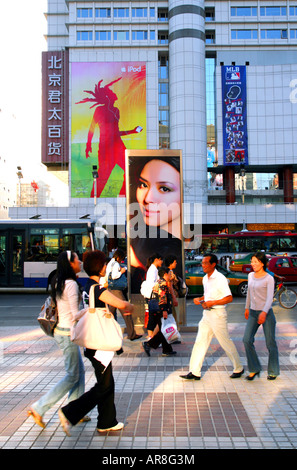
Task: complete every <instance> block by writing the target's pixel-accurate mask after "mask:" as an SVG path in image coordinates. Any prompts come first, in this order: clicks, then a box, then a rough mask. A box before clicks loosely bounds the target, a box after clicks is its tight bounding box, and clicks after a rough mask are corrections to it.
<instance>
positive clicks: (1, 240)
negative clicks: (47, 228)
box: [0, 230, 25, 287]
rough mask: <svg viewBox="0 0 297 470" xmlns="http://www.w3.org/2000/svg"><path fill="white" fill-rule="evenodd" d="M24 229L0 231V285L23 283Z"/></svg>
mask: <svg viewBox="0 0 297 470" xmlns="http://www.w3.org/2000/svg"><path fill="white" fill-rule="evenodd" d="M24 240H25V232H24V231H15V230H5V231H3V232H2V231H1V232H0V286H1V287H13V286H23V285H24V247H25V246H24V245H25V244H24Z"/></svg>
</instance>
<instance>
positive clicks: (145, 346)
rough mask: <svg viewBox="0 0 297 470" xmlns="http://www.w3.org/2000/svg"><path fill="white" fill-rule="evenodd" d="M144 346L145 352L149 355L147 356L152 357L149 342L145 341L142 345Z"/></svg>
mask: <svg viewBox="0 0 297 470" xmlns="http://www.w3.org/2000/svg"><path fill="white" fill-rule="evenodd" d="M142 346H143V349H144V352H145V353H146V354H147V356H149V357H150V355H151V351H150V350H151V348H150V345H149V344H148V342H147V341H144V342H143V343H142Z"/></svg>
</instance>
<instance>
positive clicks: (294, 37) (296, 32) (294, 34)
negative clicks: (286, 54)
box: [290, 29, 297, 39]
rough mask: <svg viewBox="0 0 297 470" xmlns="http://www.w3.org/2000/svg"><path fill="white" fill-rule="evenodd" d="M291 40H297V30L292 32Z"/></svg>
mask: <svg viewBox="0 0 297 470" xmlns="http://www.w3.org/2000/svg"><path fill="white" fill-rule="evenodd" d="M290 38H291V39H297V29H291V30H290Z"/></svg>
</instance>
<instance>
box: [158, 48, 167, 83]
mask: <svg viewBox="0 0 297 470" xmlns="http://www.w3.org/2000/svg"><path fill="white" fill-rule="evenodd" d="M158 78H159V80H160V79H161V80H163V79H168V56H167V55H161V54H160V55H159V61H158Z"/></svg>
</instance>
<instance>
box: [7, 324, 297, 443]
mask: <svg viewBox="0 0 297 470" xmlns="http://www.w3.org/2000/svg"><path fill="white" fill-rule="evenodd" d="M244 328H245V324H244V323H230V324H229V330H230V336H231V338H232V339H233V341H234V343H235V345H236V347H237V349H238V351H239V354H240V356H241V358H242V361H243V364H244V366H245V369H246V373H248V371H247V367H246V357H245V353H244V347H243V343H242V337H243V332H244ZM195 336H196V332H194V331H189V330H187V331H185V332H182V344H177V345H174V349H175V350H176V351H177V355H176V356H175V357H162V356H161V349H157V350H156V351H152V354H151V357H150V358H149V357H147V356H146V355H145V354H144V352H143V350H142V346H141V342H142V339H141V340H138V341H134V342H131V341H129V340H127V339H125V340H124V354H123V355H122V356H116V357H115V358H114V360H113V370H114V377H115V383H116V398H115V400H116V408H117V418H118V420H119V421H123V422H124V423H125V428H124V429H123V430H122V431H118V432H109V433H103V434H101V433H100V434H98V432H97V431H96V422H97V420H96V417H97V410H96V409H94V410H93V411H92V412H91V413H90V417H91V421H90V422H87V423H81V424H78V425H77V426H75V427H73V428H72V430H71V437H67V436H66V435H65V434H64V432H63V430H62V428H61V426H60V424H59V418H58V414H57V411H58V409H59V407H60V406H61V405H62V404H64V403H66V401H67V399H66V398H65V399H63V400H61V401H60V402H59V403H58V404H57V405H55V406H54V407H53V408H52V409H51V410H49V411H48V412H47V413H46V414H45V416H44V420H45V422H46V428H45V429H41V428H40V427H39V426H37V425H36V424H35V423H34V422H33V420H32V418H30V417H27V414H26V410H27V408H28V407H29V405H30V404H32V403H33V402H34V401H35V400H36V399H37V398H38V397H39V396H41V395H42V394H44V393H45V392H46V391H47V390H48V389H49V388H51V387H52V386H53V384H54V383H55V382H57V381H58V380H59V379H60V378H61V377H62V376H63V374H64V365H63V359H62V355H61V353H60V351H59V349H58V348H57V346H56V344H55V342H54V341H53V340H52V339H51V338H49V337H47V336H45V335H44V334H43V333H42V331H41V329H40V328H39V327H38V326H37V327H29V326H25V327H9V326H5V327H2V328H1V332H0V348H1V349H0V354H1V355H0V380H1V393H0V416H1V419H0V449H104V450H105V451H113V450H115V449H121V450H124V449H125V450H128V449H134V450H135V449H149V450H150V451H152V449H172V450H173V452H174V449H178V450H182V449H186V450H193V452H194V449H294V448H297V380H296V379H297V322H296V323H278V324H277V340H278V346H279V355H280V366H281V375H280V376H279V377H278V378H277V379H276V380H275V381H268V380H267V379H266V376H267V359H268V356H267V350H266V346H265V339H264V337H263V330H262V328H260V329H259V332H258V334H257V337H256V343H255V345H256V349H257V351H258V353H259V357H260V360H261V363H262V364H263V372H262V374H261V376H260V378H258V377H257V378H255V380H254V381H252V382H250V381H247V380H245V379H244V376H245V375H246V374H244V376H242V377H241V378H240V379H230V377H229V376H230V374H231V373H232V366H231V363H230V361H229V359H228V358H227V357H226V355H225V353H224V352H223V351H222V349H221V348H220V346H219V345H218V343H217V341H216V340H213V342H212V343H211V346H210V348H209V351H208V353H207V356H206V358H205V362H204V367H203V376H202V379H201V380H200V381H194V382H187V381H184V380H182V379H181V378H180V377H179V375H180V374H182V373H187V372H188V363H189V357H190V354H191V350H192V346H193V342H194V340H195ZM84 361H85V367H86V390H88V389H89V388H91V387H92V386H93V384H94V374H93V368H92V366H91V364H90V362H89V361H88V360H87V359H84Z"/></svg>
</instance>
